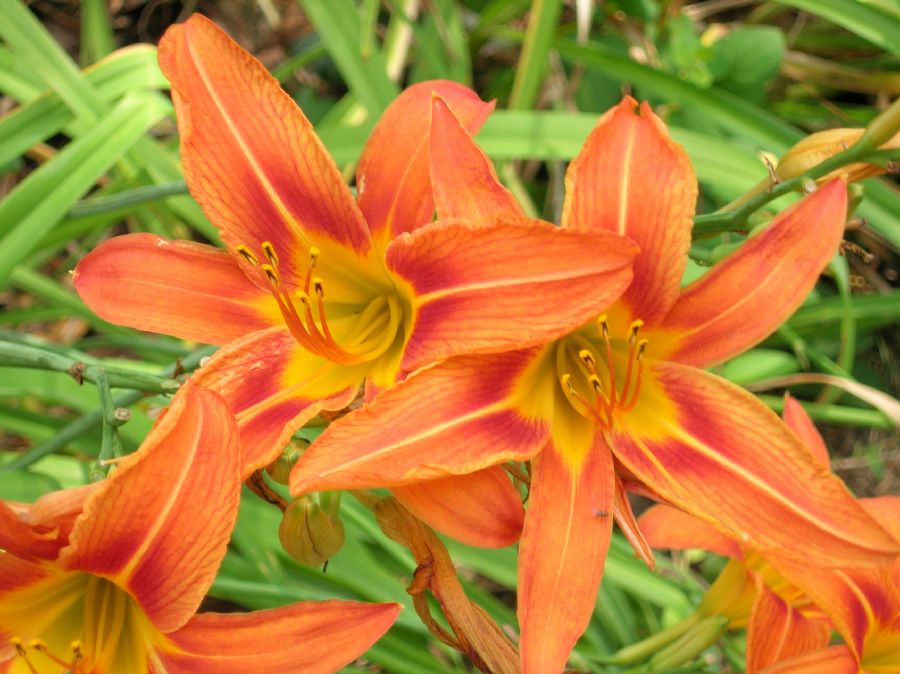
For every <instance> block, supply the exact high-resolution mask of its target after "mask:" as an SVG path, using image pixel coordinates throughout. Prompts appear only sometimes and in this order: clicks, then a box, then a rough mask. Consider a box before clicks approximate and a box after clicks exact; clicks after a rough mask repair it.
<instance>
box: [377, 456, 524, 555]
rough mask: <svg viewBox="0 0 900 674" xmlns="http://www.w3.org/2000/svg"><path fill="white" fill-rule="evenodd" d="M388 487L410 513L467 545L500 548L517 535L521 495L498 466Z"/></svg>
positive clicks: (521, 515)
mask: <svg viewBox="0 0 900 674" xmlns="http://www.w3.org/2000/svg"><path fill="white" fill-rule="evenodd" d="M392 491H393V492H394V496H396V497H397V500H398V501H400V503H402V504H403V505H404V506H405V507H406V508H407V509H408V510H409V511H410V512H412V514H413V515H415V516H416V517H418V518H419V519H420V520H423V521H424V522H426V523H428V525H429V526H432V527H434V528H435V529H437V530H438V531H440V532H441V533H443V534H446V535H447V536H450V537H451V538H455V539H456V540H458V541H461V542H463V543H465V544H466V545H473V546H475V547H479V548H505V547H506V546H507V545H512V544H513V543H515V542H516V541H517V540H519V535H520V534H521V533H522V525H523V524H524V522H525V509H524V508H523V507H522V497H521V496H520V495H519V490H518V489H516V488H515V487H514V486H513V484H512V482H510V479H509V477H508V476H507V475H506V471H505V470H503V468H502V467H501V466H491V467H490V468H485V469H484V470H477V471H475V472H474V473H468V474H466V475H454V476H452V477H445V478H442V479H440V480H429V481H427V482H419V483H417V484H409V485H406V486H404V487H394V488H393V490H392Z"/></svg>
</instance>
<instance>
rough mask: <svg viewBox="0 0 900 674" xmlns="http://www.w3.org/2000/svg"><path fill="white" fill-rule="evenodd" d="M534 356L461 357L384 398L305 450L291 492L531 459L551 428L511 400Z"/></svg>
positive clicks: (384, 483)
mask: <svg viewBox="0 0 900 674" xmlns="http://www.w3.org/2000/svg"><path fill="white" fill-rule="evenodd" d="M535 355H536V354H535V353H534V351H517V352H512V353H508V354H501V355H496V356H472V357H465V358H456V359H453V360H451V361H447V362H446V363H443V364H441V365H438V366H435V367H433V368H430V369H427V370H423V371H422V372H420V373H418V374H416V375H413V376H412V377H410V378H409V379H406V380H405V381H402V382H400V383H399V384H397V385H396V386H394V387H392V388H390V389H388V390H386V391H384V392H382V393H380V394H379V395H378V396H376V398H375V400H373V401H372V402H371V403H369V404H368V405H366V406H364V407H363V408H362V409H359V410H356V411H354V412H351V413H350V414H348V415H347V416H345V417H343V418H342V419H339V420H338V421H336V422H334V423H333V424H331V425H330V426H329V427H328V428H327V429H326V430H325V432H324V433H322V435H320V436H319V437H318V438H317V439H316V441H315V442H314V443H313V445H312V447H310V448H309V449H308V450H307V451H306V452H304V454H303V456H301V457H300V459H299V460H298V461H297V464H296V465H295V466H294V469H293V471H292V473H291V493H292V494H295V495H299V494H302V493H306V492H310V491H321V490H326V489H354V488H362V487H379V486H380V487H395V486H400V485H405V484H411V483H414V482H421V481H423V480H433V479H439V478H446V477H449V476H452V475H460V474H463V473H471V472H473V471H476V470H480V469H482V468H486V467H488V466H491V465H494V464H498V463H503V462H505V461H521V460H525V459H528V458H530V457H531V456H532V455H533V454H534V453H535V452H537V451H539V450H540V448H541V447H542V446H543V444H544V442H545V441H546V438H547V435H548V433H549V430H548V428H547V425H546V424H545V423H543V422H541V421H539V420H532V419H528V418H526V417H524V416H523V415H522V414H521V413H520V412H519V411H518V409H517V408H516V406H515V404H514V402H513V401H512V400H511V395H512V394H513V392H514V389H515V386H516V383H517V380H518V378H519V376H520V375H521V374H522V373H523V372H524V371H525V369H526V368H527V367H528V366H529V365H530V364H531V362H532V361H533V359H534V357H535Z"/></svg>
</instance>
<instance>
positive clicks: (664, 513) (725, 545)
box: [638, 504, 741, 558]
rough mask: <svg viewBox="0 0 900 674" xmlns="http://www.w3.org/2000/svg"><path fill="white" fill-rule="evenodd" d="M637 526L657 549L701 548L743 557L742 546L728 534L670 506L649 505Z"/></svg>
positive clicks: (726, 555) (725, 555) (718, 553)
mask: <svg viewBox="0 0 900 674" xmlns="http://www.w3.org/2000/svg"><path fill="white" fill-rule="evenodd" d="M638 525H639V526H640V527H641V531H643V532H644V536H646V537H647V540H648V541H649V542H650V545H652V546H653V547H654V548H669V549H670V550H688V549H690V548H701V549H703V550H709V551H710V552H714V553H716V554H717V555H722V556H723V557H736V558H739V557H740V556H741V548H740V546H739V545H738V544H737V541H735V540H734V539H733V538H729V537H728V536H725V535H724V534H722V533H721V532H720V531H719V530H718V529H716V528H715V527H714V526H712V525H711V524H709V523H708V522H705V521H704V520H701V519H699V518H697V517H694V516H693V515H689V514H688V513H686V512H684V511H683V510H679V509H678V508H673V507H672V506H670V505H665V504H660V505H655V506H652V507H651V508H648V509H647V510H645V511H644V512H643V513H642V514H641V516H640V517H639V518H638Z"/></svg>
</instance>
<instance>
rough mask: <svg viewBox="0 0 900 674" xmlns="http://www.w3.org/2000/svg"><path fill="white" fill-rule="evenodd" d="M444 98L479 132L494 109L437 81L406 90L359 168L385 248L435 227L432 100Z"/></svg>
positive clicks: (369, 217) (366, 207)
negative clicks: (430, 142) (414, 232)
mask: <svg viewBox="0 0 900 674" xmlns="http://www.w3.org/2000/svg"><path fill="white" fill-rule="evenodd" d="M435 95H438V96H440V97H441V98H442V99H444V100H445V101H446V102H447V103H448V104H449V105H450V107H451V108H452V109H453V112H454V113H455V114H456V115H457V116H458V117H459V119H460V120H462V122H463V124H464V125H465V128H467V129H468V130H469V132H470V133H473V134H474V133H475V132H476V131H478V129H479V128H480V127H481V125H482V124H483V123H484V120H485V119H487V117H488V115H490V114H491V112H492V111H493V109H494V104H493V103H485V102H484V101H482V100H481V99H480V98H478V95H477V94H476V93H475V92H474V91H472V90H471V89H469V88H467V87H464V86H463V85H461V84H457V83H456V82H450V81H447V80H432V81H430V82H420V83H419V84H414V85H412V86H411V87H409V88H408V89H406V90H405V91H404V92H403V93H402V94H400V96H398V97H397V98H396V99H395V100H394V102H393V103H391V104H390V105H389V106H388V108H387V110H385V111H384V114H383V115H382V116H381V119H380V120H379V121H378V124H376V125H375V129H374V130H373V131H372V135H371V136H369V140H368V141H367V142H366V146H365V148H363V153H362V156H361V157H360V158H359V164H358V165H357V168H356V187H357V190H358V192H359V194H358V203H359V208H360V210H362V212H363V214H364V215H365V216H366V221H367V222H368V223H369V228H370V229H371V231H372V236H373V237H374V238H376V239H380V240H383V241H384V242H385V243H386V242H387V241H388V240H390V239H392V238H394V237H395V236H397V235H399V234H402V233H403V232H410V231H412V230H414V229H416V228H417V227H420V226H421V225H424V224H427V223H429V222H431V218H432V215H433V214H434V199H433V197H432V195H431V180H430V177H429V173H428V163H429V162H428V134H429V126H430V124H429V120H430V113H431V100H432V98H433V97H434V96H435Z"/></svg>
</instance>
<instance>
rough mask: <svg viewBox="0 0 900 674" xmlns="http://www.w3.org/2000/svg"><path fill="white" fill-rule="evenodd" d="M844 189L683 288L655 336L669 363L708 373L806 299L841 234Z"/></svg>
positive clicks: (833, 190)
mask: <svg viewBox="0 0 900 674" xmlns="http://www.w3.org/2000/svg"><path fill="white" fill-rule="evenodd" d="M846 213H847V189H846V187H845V186H844V183H843V181H841V180H833V181H831V182H830V183H828V184H827V185H825V186H824V187H821V188H819V189H818V190H816V191H815V192H814V193H813V194H811V195H809V196H808V197H806V198H805V199H803V200H802V201H800V202H798V203H797V204H795V205H794V206H792V207H791V208H789V209H787V210H786V211H784V212H783V213H781V214H780V215H779V216H778V217H777V218H775V221H774V222H773V223H772V224H771V225H770V226H769V227H767V228H766V229H765V231H763V232H761V233H760V234H757V235H756V236H754V237H751V238H750V239H748V240H747V242H746V243H745V244H744V245H743V246H741V248H740V250H738V252H736V253H735V254H734V255H731V256H729V257H728V258H726V259H725V260H723V261H722V262H719V263H718V264H717V265H716V266H715V267H713V268H712V269H711V270H709V272H707V273H706V274H704V275H703V276H701V277H700V278H699V279H698V280H697V281H694V283H692V284H691V285H689V286H688V287H687V288H685V289H684V292H683V293H682V294H681V297H679V298H678V302H677V303H676V304H675V306H673V307H672V311H671V312H670V313H669V315H668V316H666V318H665V320H664V321H663V323H662V325H660V326H659V327H660V330H661V331H664V332H670V333H672V339H673V340H674V341H675V344H674V345H673V350H672V352H671V353H670V354H669V356H668V357H669V358H671V359H672V360H676V361H678V362H680V363H685V364H687V365H695V366H697V367H708V366H710V365H713V364H715V363H720V362H722V361H723V360H725V359H727V358H731V357H732V356H735V355H737V354H739V353H742V352H743V351H746V350H747V349H749V348H750V347H751V346H753V345H754V344H756V343H758V342H759V341H760V340H762V339H763V338H764V337H766V336H768V335H769V334H771V333H772V332H773V331H774V330H775V328H777V327H778V326H779V325H781V324H782V323H783V322H784V321H785V319H786V318H787V317H788V316H790V315H791V314H792V313H793V312H794V310H795V309H796V308H797V307H798V306H800V303H801V302H803V300H804V299H805V298H806V296H807V295H808V294H809V291H810V290H811V289H812V287H813V286H814V285H815V283H816V281H817V280H818V278H819V273H820V272H821V271H822V269H823V268H824V267H825V265H826V264H828V262H829V260H831V257H832V256H833V255H834V253H835V251H836V250H837V247H838V243H839V242H840V240H841V235H842V234H843V232H844V219H845V217H846Z"/></svg>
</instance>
